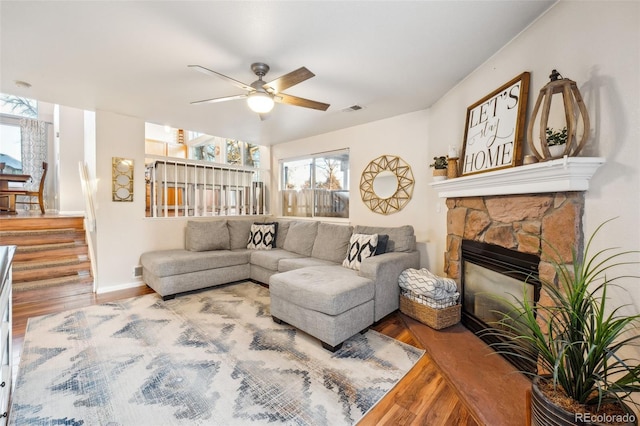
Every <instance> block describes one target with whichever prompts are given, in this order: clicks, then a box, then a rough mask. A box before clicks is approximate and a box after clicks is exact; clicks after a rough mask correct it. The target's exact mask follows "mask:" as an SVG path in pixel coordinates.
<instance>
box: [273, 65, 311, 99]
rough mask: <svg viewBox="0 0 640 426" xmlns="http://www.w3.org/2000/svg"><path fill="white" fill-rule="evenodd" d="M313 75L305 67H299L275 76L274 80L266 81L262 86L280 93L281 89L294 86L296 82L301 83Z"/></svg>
mask: <svg viewBox="0 0 640 426" xmlns="http://www.w3.org/2000/svg"><path fill="white" fill-rule="evenodd" d="M313 76H315V74H314V73H312V72H311V71H309V70H308V69H306V68H305V67H300V68H298V69H297V70H295V71H291V72H290V73H288V74H285V75H283V76H282V77H279V78H276V79H275V80H273V81H270V82H268V83H267V84H265V85H263V86H262V87H263V88H264V89H265V90H269V89H271V90H272V91H273V93H280V92H282V91H283V90H287V89H288V88H289V87H291V86H295V85H296V84H298V83H302V82H303V81H305V80H308V79H310V78H311V77H313Z"/></svg>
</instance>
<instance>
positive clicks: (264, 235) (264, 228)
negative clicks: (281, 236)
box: [247, 222, 278, 250]
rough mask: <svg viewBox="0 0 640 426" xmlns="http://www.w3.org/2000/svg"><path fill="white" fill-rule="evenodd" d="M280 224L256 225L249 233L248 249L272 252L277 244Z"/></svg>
mask: <svg viewBox="0 0 640 426" xmlns="http://www.w3.org/2000/svg"><path fill="white" fill-rule="evenodd" d="M277 232H278V223H277V222H272V223H254V224H253V225H251V232H250V233H249V242H248V243H247V248H248V249H253V250H271V249H272V248H274V246H275V244H276V235H277Z"/></svg>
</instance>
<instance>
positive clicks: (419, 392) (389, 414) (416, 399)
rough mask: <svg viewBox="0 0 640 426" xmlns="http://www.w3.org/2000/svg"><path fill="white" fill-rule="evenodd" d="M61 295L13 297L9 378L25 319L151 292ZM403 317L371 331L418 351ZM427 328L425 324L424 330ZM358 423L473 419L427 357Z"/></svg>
mask: <svg viewBox="0 0 640 426" xmlns="http://www.w3.org/2000/svg"><path fill="white" fill-rule="evenodd" d="M70 290H71V291H70V292H67V293H65V292H64V291H61V293H60V295H59V296H60V297H51V298H49V299H47V300H40V301H33V302H30V301H28V300H25V299H24V298H21V299H20V300H16V298H15V297H14V305H13V356H14V375H15V374H16V372H17V365H18V362H19V358H20V352H21V351H22V343H23V341H24V334H25V329H26V325H27V319H28V318H29V317H33V316H39V315H45V314H48V313H54V312H60V311H65V310H69V309H75V308H80V307H84V306H90V305H94V304H100V303H106V302H109V301H113V300H119V299H126V298H129V297H134V296H139V295H143V294H148V293H153V290H151V289H150V288H149V287H147V286H144V287H138V288H134V289H129V290H123V291H117V292H110V293H104V294H94V293H83V294H70V293H72V289H70ZM405 320H406V317H404V315H402V314H400V313H394V314H391V315H389V316H388V317H386V318H384V319H383V320H382V321H381V322H380V323H378V324H376V325H375V326H374V327H372V328H373V329H375V330H376V331H378V332H380V333H382V334H385V335H387V336H390V337H393V338H395V339H398V340H400V341H402V342H405V343H407V344H410V345H413V346H416V347H420V348H422V347H421V344H420V343H419V340H418V339H416V337H415V336H414V334H413V333H412V332H411V330H410V329H409V328H408V327H407V325H406V323H405ZM425 327H426V326H425ZM359 425H429V426H431V425H434V426H438V425H469V426H476V425H479V422H477V421H476V420H475V418H474V417H473V416H472V414H471V413H470V411H469V410H468V409H467V407H466V406H465V404H464V403H463V402H462V401H461V399H460V398H459V397H458V394H457V393H456V391H455V390H454V389H453V388H452V387H451V385H450V384H449V383H448V382H447V380H445V378H444V376H443V375H442V374H441V372H440V371H439V370H438V367H437V366H436V365H435V363H434V362H433V360H432V359H431V358H430V356H429V355H428V354H425V356H424V357H422V358H421V360H420V361H419V362H418V363H417V364H416V366H415V367H414V368H413V369H412V370H411V371H410V372H409V373H408V374H407V376H405V377H404V378H403V379H402V380H401V381H400V383H399V384H398V385H397V386H396V387H395V388H394V389H392V390H391V392H389V393H388V394H387V395H386V396H385V397H384V398H383V399H382V400H381V401H380V402H379V403H378V404H377V405H376V406H375V407H374V408H373V409H372V410H371V411H370V412H369V413H367V415H366V416H365V417H364V418H363V419H362V420H361V421H360V423H359Z"/></svg>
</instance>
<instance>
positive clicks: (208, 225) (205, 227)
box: [185, 220, 231, 251]
mask: <svg viewBox="0 0 640 426" xmlns="http://www.w3.org/2000/svg"><path fill="white" fill-rule="evenodd" d="M185 248H186V249H187V250H189V251H207V250H229V249H230V248H231V245H230V244H229V229H228V228H227V221H226V220H204V221H195V220H190V221H188V222H187V231H186V241H185Z"/></svg>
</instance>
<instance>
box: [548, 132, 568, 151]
mask: <svg viewBox="0 0 640 426" xmlns="http://www.w3.org/2000/svg"><path fill="white" fill-rule="evenodd" d="M546 133H547V147H548V148H549V154H551V157H552V158H560V157H562V156H563V155H564V150H565V148H566V146H567V128H566V127H563V128H562V130H560V131H559V132H557V131H554V130H553V129H552V128H550V127H547V130H546Z"/></svg>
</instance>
